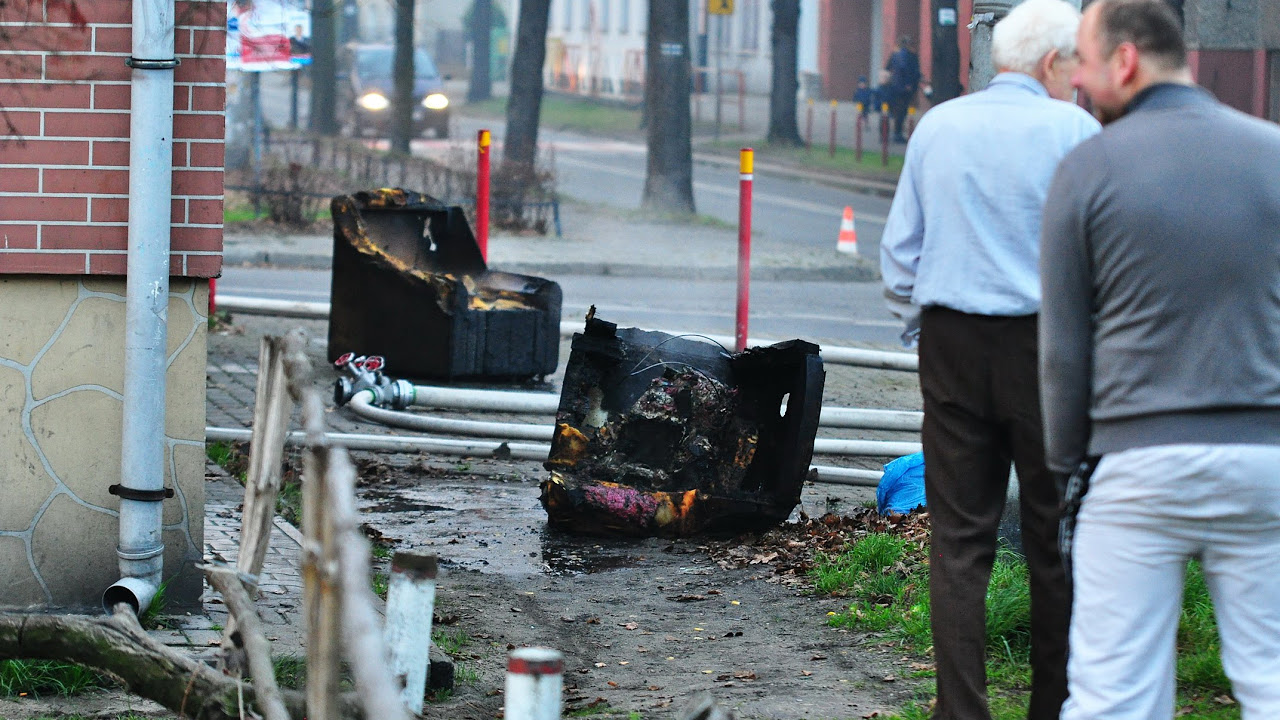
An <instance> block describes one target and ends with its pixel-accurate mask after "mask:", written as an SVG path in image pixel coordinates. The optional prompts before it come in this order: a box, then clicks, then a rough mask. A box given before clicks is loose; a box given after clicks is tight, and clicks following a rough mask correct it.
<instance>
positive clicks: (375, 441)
mask: <svg viewBox="0 0 1280 720" xmlns="http://www.w3.org/2000/svg"><path fill="white" fill-rule="evenodd" d="M204 434H205V439H206V440H207V441H208V442H241V441H246V440H248V439H249V437H250V436H251V434H252V431H250V430H248V429H246V428H224V427H206V428H205V429H204ZM325 436H326V438H327V439H328V441H329V442H331V443H333V444H335V445H341V446H343V447H345V448H347V449H348V450H366V451H370V452H431V453H439V454H441V455H462V456H466V457H500V458H503V459H508V458H514V459H519V460H536V461H538V462H541V461H544V460H546V459H547V455H548V454H549V453H550V452H551V446H550V445H535V444H533V443H506V442H493V441H485V440H450V439H446V438H435V437H421V436H408V435H368V434H362V433H334V432H331V433H326V434H325ZM285 442H286V443H288V444H290V445H303V446H305V445H306V434H305V433H303V432H299V431H294V432H291V433H289V435H288V436H287V437H286V439H285ZM810 467H811V468H812V469H814V470H817V471H818V478H817V480H816V482H818V483H820V484H822V483H826V484H835V485H860V486H863V487H875V485H876V483H877V482H879V479H880V473H879V472H878V471H875V470H860V469H857V468H841V467H834V466H830V465H811V466H810ZM856 481H861V482H856Z"/></svg>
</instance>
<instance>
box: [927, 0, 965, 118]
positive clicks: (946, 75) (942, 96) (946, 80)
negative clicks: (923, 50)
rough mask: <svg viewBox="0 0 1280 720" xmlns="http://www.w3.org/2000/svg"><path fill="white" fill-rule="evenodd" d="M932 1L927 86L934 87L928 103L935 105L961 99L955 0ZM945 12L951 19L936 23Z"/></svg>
mask: <svg viewBox="0 0 1280 720" xmlns="http://www.w3.org/2000/svg"><path fill="white" fill-rule="evenodd" d="M932 2H933V8H932V9H933V15H932V18H933V67H932V68H931V69H930V74H931V76H932V77H931V78H930V84H931V85H932V86H933V97H931V98H930V99H929V102H930V103H931V104H933V105H937V104H938V103H940V102H946V101H948V100H950V99H952V98H955V97H959V96H960V45H959V40H958V39H957V35H956V23H957V22H958V17H957V13H956V0H932ZM944 12H945V13H947V14H949V16H950V17H951V22H950V23H949V24H947V25H943V24H942V23H940V22H938V18H940V17H941V16H942V15H943V13H944Z"/></svg>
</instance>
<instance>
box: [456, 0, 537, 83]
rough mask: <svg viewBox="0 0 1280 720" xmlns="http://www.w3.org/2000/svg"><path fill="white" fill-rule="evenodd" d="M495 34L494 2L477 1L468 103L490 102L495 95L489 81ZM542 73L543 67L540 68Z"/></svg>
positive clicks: (472, 20)
mask: <svg viewBox="0 0 1280 720" xmlns="http://www.w3.org/2000/svg"><path fill="white" fill-rule="evenodd" d="M492 32H493V0H475V5H473V6H472V11H471V48H472V50H471V85H470V87H468V88H467V102H480V101H482V100H488V99H489V98H490V97H491V96H492V95H493V86H492V83H491V82H490V79H489V62H490V60H489V36H490V34H491V33H492ZM538 69H539V71H541V69H542V68H541V67H539V68H538Z"/></svg>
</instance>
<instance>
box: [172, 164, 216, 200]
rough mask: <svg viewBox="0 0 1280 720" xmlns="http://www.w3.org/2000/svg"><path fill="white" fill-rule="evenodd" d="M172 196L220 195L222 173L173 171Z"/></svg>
mask: <svg viewBox="0 0 1280 720" xmlns="http://www.w3.org/2000/svg"><path fill="white" fill-rule="evenodd" d="M173 194H174V195H221V194H222V173H220V172H212V171H209V170H175V171H174V173H173Z"/></svg>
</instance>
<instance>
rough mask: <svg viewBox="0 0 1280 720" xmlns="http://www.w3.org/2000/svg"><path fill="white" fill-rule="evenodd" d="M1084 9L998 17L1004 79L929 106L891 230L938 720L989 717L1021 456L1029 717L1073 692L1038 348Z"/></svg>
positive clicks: (1053, 712) (1081, 117) (893, 291)
mask: <svg viewBox="0 0 1280 720" xmlns="http://www.w3.org/2000/svg"><path fill="white" fill-rule="evenodd" d="M1079 18H1080V14H1079V12H1078V11H1077V10H1076V9H1075V8H1073V7H1072V6H1071V5H1070V4H1068V3H1066V2H1063V0H1026V2H1023V3H1022V4H1020V5H1017V6H1016V7H1014V9H1013V10H1012V11H1011V12H1010V13H1009V15H1008V16H1007V17H1005V18H1004V19H1003V20H1002V21H1001V22H1000V23H999V24H997V25H996V27H995V30H994V34H993V41H992V55H993V59H994V62H995V65H996V68H997V69H998V70H999V74H998V75H996V77H995V78H994V79H993V80H992V81H991V84H990V85H989V86H988V87H987V88H986V89H984V90H982V91H980V92H976V93H971V94H969V95H965V96H962V97H959V98H956V99H954V100H950V101H947V102H944V103H940V104H938V105H937V106H935V107H934V108H933V109H931V110H930V111H929V112H928V113H926V114H925V115H923V116H922V117H921V119H920V124H919V126H918V127H917V128H916V131H915V133H914V134H913V135H912V136H911V142H910V143H908V145H907V153H906V158H905V160H904V166H903V169H902V173H901V175H900V178H899V181H898V186H897V191H896V193H895V194H894V199H893V204H892V206H891V207H890V210H889V218H888V221H887V223H886V225H885V229H884V235H883V239H882V241H881V263H880V264H881V273H882V274H883V276H884V283H885V290H886V297H887V300H888V303H889V305H890V308H891V310H893V311H894V313H895V314H896V315H898V316H899V317H900V318H902V319H904V320H905V321H907V323H908V327H909V328H912V327H918V340H919V354H920V388H921V392H922V395H923V398H924V426H923V430H922V440H923V445H924V457H925V496H926V500H927V505H928V509H929V515H930V518H931V520H932V527H933V529H932V539H931V541H930V549H929V558H930V570H929V592H930V598H931V616H932V627H933V647H934V655H935V659H936V661H937V662H936V664H937V686H938V700H937V705H936V709H935V711H934V718H936V719H937V720H989V718H990V711H989V709H988V706H987V693H986V670H985V646H986V623H985V602H986V592H987V585H988V583H989V581H990V577H991V569H992V565H993V563H994V560H995V555H996V549H997V532H998V528H999V523H1000V516H1001V513H1002V512H1003V509H1004V503H1005V496H1006V492H1007V489H1008V482H1009V469H1010V463H1011V462H1012V463H1013V465H1014V466H1015V467H1016V468H1017V472H1018V480H1019V487H1020V493H1019V507H1020V510H1021V521H1022V537H1023V546H1024V551H1025V555H1026V559H1027V565H1028V568H1029V571H1030V577H1031V624H1032V627H1031V634H1032V638H1031V639H1032V649H1031V669H1032V685H1031V706H1030V712H1029V715H1028V716H1029V717H1030V718H1031V720H1050V719H1052V720H1057V718H1058V712H1059V709H1060V707H1061V704H1062V701H1063V699H1064V698H1065V697H1066V660H1067V624H1068V616H1069V613H1070V591H1069V587H1068V583H1067V577H1066V572H1065V569H1064V568H1063V566H1062V562H1061V557H1060V556H1059V554H1058V520H1059V513H1058V509H1059V496H1058V492H1057V487H1056V486H1055V484H1054V479H1053V477H1052V476H1051V475H1050V474H1049V472H1048V470H1047V469H1046V468H1045V465H1044V439H1043V429H1042V425H1041V417H1040V396H1039V383H1038V359H1037V352H1036V342H1037V313H1038V312H1039V310H1040V277H1039V270H1038V262H1039V248H1040V221H1041V212H1042V211H1043V208H1044V201H1045V196H1046V193H1047V192H1048V188H1049V182H1050V180H1051V179H1052V177H1053V172H1054V170H1055V168H1056V167H1057V165H1058V161H1059V160H1061V159H1062V158H1063V157H1064V156H1065V155H1066V154H1067V153H1068V152H1069V151H1070V150H1071V149H1072V148H1074V147H1075V146H1076V145H1077V144H1079V143H1080V142H1081V141H1083V140H1085V139H1086V138H1089V137H1091V136H1092V135H1094V134H1095V133H1097V132H1098V129H1099V125H1098V122H1097V121H1096V120H1094V119H1093V118H1092V117H1091V116H1090V115H1089V114H1088V113H1087V112H1085V111H1084V110H1082V109H1081V108H1079V107H1078V106H1076V105H1075V104H1073V103H1071V102H1069V100H1070V99H1071V97H1072V95H1073V91H1072V88H1071V83H1070V78H1071V73H1072V72H1073V71H1074V69H1075V41H1076V35H1075V34H1076V27H1077V25H1078V24H1079ZM904 339H905V340H908V341H909V340H910V339H911V338H910V336H909V335H908V336H906V337H904Z"/></svg>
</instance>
